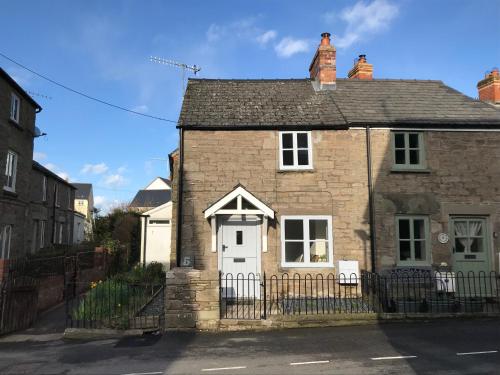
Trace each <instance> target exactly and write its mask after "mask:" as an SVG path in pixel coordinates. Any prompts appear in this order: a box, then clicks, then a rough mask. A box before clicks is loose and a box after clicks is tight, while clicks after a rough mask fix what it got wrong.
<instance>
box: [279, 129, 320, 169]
mask: <svg viewBox="0 0 500 375" xmlns="http://www.w3.org/2000/svg"><path fill="white" fill-rule="evenodd" d="M284 134H292V138H293V145H292V148H286V149H283V135H284ZM297 134H307V146H308V147H307V151H308V153H307V158H308V161H309V164H308V165H299V164H298V163H299V158H298V150H299V148H298V146H297ZM300 149H301V150H305V149H304V148H300ZM285 150H293V165H283V151H285ZM279 153H280V155H279V160H280V169H281V170H307V169H313V153H312V136H311V131H282V132H279Z"/></svg>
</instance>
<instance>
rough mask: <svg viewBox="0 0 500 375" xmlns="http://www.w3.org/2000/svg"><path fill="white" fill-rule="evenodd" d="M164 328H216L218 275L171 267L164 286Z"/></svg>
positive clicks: (217, 316) (218, 315)
mask: <svg viewBox="0 0 500 375" xmlns="http://www.w3.org/2000/svg"><path fill="white" fill-rule="evenodd" d="M165 301H166V304H165V310H166V317H165V319H166V328H167V329H189V328H197V329H216V328H217V326H218V322H219V318H220V313H219V276H218V272H217V271H215V272H207V271H204V272H203V271H200V270H195V269H192V268H173V269H172V270H170V271H168V272H167V282H166V287H165Z"/></svg>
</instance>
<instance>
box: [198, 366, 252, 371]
mask: <svg viewBox="0 0 500 375" xmlns="http://www.w3.org/2000/svg"><path fill="white" fill-rule="evenodd" d="M245 368H247V366H234V367H218V368H204V369H202V370H201V371H224V370H241V369H245Z"/></svg>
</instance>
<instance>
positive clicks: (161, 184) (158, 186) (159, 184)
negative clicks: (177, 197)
mask: <svg viewBox="0 0 500 375" xmlns="http://www.w3.org/2000/svg"><path fill="white" fill-rule="evenodd" d="M144 190H170V186H169V185H168V184H167V183H165V181H163V180H162V179H161V178H160V177H156V178H155V179H154V180H153V181H151V182H150V183H149V185H148V186H146V188H145V189H144Z"/></svg>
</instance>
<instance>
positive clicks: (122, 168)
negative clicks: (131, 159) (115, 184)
mask: <svg viewBox="0 0 500 375" xmlns="http://www.w3.org/2000/svg"><path fill="white" fill-rule="evenodd" d="M116 171H117V172H118V173H120V174H123V173H125V172H126V171H127V166H126V165H122V166H121V167H119V168H118V169H117V170H116Z"/></svg>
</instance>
